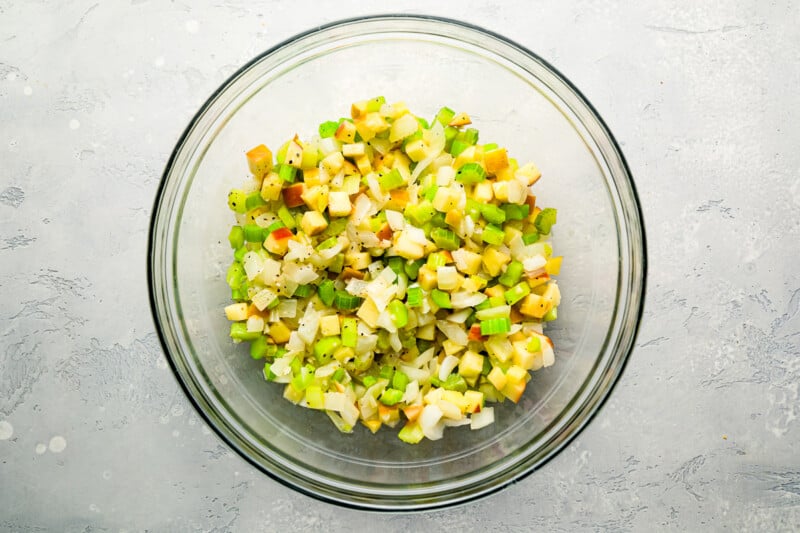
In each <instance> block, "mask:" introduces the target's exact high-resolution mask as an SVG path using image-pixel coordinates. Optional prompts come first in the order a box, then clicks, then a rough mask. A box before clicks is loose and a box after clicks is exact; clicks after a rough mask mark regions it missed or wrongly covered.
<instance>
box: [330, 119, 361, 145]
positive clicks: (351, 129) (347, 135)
mask: <svg viewBox="0 0 800 533" xmlns="http://www.w3.org/2000/svg"><path fill="white" fill-rule="evenodd" d="M333 137H334V138H335V139H336V140H338V141H341V142H343V143H351V142H353V141H355V139H356V127H355V125H354V124H353V123H352V122H350V121H349V120H343V121H342V123H341V124H339V127H338V128H336V133H334V134H333Z"/></svg>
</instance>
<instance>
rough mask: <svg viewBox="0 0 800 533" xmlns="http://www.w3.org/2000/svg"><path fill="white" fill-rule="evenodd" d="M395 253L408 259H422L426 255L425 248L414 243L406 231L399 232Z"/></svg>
mask: <svg viewBox="0 0 800 533" xmlns="http://www.w3.org/2000/svg"><path fill="white" fill-rule="evenodd" d="M394 251H395V253H396V254H397V255H399V256H400V257H405V258H406V259H421V258H422V257H423V256H424V255H425V247H424V246H422V245H421V244H418V243H416V242H414V241H412V240H411V239H410V238H409V236H408V234H407V233H406V232H405V231H400V232H398V237H397V242H395V244H394Z"/></svg>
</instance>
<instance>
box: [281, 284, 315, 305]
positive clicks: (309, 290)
mask: <svg viewBox="0 0 800 533" xmlns="http://www.w3.org/2000/svg"><path fill="white" fill-rule="evenodd" d="M312 294H314V286H313V285H298V286H297V288H296V289H295V290H294V294H292V296H293V297H295V298H308V297H309V296H311V295H312ZM276 301H277V300H276Z"/></svg>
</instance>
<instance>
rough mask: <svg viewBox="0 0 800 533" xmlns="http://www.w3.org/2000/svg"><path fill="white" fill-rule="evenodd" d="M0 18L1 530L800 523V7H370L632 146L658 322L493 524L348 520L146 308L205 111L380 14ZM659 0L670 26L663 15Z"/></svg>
mask: <svg viewBox="0 0 800 533" xmlns="http://www.w3.org/2000/svg"><path fill="white" fill-rule="evenodd" d="M191 4H194V3H190V2H186V3H183V2H166V1H155V0H152V1H147V0H133V1H131V2H124V3H123V2H121V1H120V2H117V1H114V2H103V3H99V2H98V3H95V2H93V1H91V0H90V1H75V2H25V1H22V0H1V1H0V43H1V44H0V153H1V154H2V165H1V166H0V302H2V305H1V306H0V509H2V512H0V530H9V531H42V530H46V529H52V530H57V531H138V530H150V531H194V530H204V531H206V530H213V531H228V530H240V531H255V530H267V531H304V530H314V529H318V530H321V529H323V528H324V529H325V530H328V531H348V530H353V531H362V530H368V529H369V530H375V531H387V532H388V531H418V530H439V529H445V528H446V529H448V530H452V531H459V530H475V529H483V530H488V529H490V528H496V530H498V531H527V530H529V529H531V528H540V529H543V530H549V531H561V530H570V531H572V530H593V529H598V530H599V529H602V530H648V529H651V528H657V529H672V530H698V529H706V528H707V529H724V528H730V529H736V530H751V531H763V530H788V529H792V528H793V527H797V525H798V524H800V421H798V416H800V399H799V398H798V394H799V393H800V390H798V383H799V382H800V313H799V311H800V270H798V268H797V261H798V259H799V258H800V177H798V170H800V151H798V149H797V144H798V138H800V126H799V125H798V124H800V106H798V102H800V100H798V87H800V32H798V31H797V28H798V27H800V8H798V6H797V5H796V4H795V3H794V2H790V1H786V2H783V1H778V2H770V3H767V2H744V1H735V0H731V1H728V2H722V3H716V2H714V3H712V2H706V3H698V2H688V1H686V2H657V3H656V2H652V3H636V2H619V1H606V2H589V1H579V2H535V3H529V2H521V1H515V2H506V3H503V4H502V5H501V4H500V3H499V2H481V1H459V2H450V1H443V2H437V3H436V6H435V7H434V6H430V7H428V5H427V3H426V2H423V1H422V0H417V1H414V2H400V4H399V5H398V4H397V3H394V4H385V5H379V4H366V5H367V6H368V7H367V9H369V10H371V11H372V12H382V11H388V10H396V11H403V12H420V10H425V11H426V12H429V13H431V14H437V15H444V16H450V17H455V18H461V19H464V20H466V21H468V22H472V23H475V24H479V25H482V26H485V27H487V28H489V29H491V30H494V31H497V32H500V33H502V34H505V35H506V36H508V37H510V38H512V39H514V40H516V41H518V42H520V43H522V44H523V45H525V46H527V47H529V48H530V49H532V50H534V51H536V52H538V53H539V54H540V55H542V56H543V57H544V58H545V59H547V60H548V61H550V62H551V63H553V64H554V65H556V67H557V68H559V69H560V70H561V71H562V72H563V73H564V74H565V75H566V76H567V77H569V78H570V79H571V80H572V81H573V82H574V83H575V84H576V85H577V86H578V87H579V88H580V89H581V90H582V91H583V92H584V94H585V95H586V96H587V97H588V98H589V100H590V101H591V102H592V103H593V104H594V105H595V106H596V108H597V109H598V110H599V112H600V114H601V115H602V116H603V117H604V118H605V120H606V122H607V123H608V125H609V127H610V129H611V130H612V132H614V134H615V135H616V137H617V139H618V140H619V141H620V143H621V145H622V148H623V150H624V153H625V155H626V157H627V159H628V163H629V164H630V167H631V170H632V172H633V175H634V178H635V180H636V184H637V186H638V189H639V193H640V196H641V202H642V209H643V212H644V217H645V222H646V225H647V230H648V244H649V261H650V269H649V278H648V283H647V287H648V292H647V301H646V308H645V314H644V319H643V322H642V325H641V330H640V333H639V337H638V342H637V345H636V348H635V350H634V352H633V354H632V356H631V358H630V362H629V364H628V367H627V370H626V372H625V373H624V375H623V377H622V379H621V381H620V382H619V384H618V386H617V387H616V389H615V390H614V392H613V394H612V396H611V398H610V401H609V402H608V403H607V404H606V405H605V406H604V407H603V409H602V411H601V412H600V414H599V415H598V416H597V417H596V418H595V419H594V420H593V422H592V423H591V424H590V426H589V427H588V428H587V429H586V430H585V431H583V432H582V433H581V434H580V436H579V437H578V438H577V439H576V440H574V441H573V442H572V444H571V445H570V446H569V447H568V448H567V449H565V450H564V451H563V452H562V453H561V454H560V455H558V456H557V457H556V458H555V459H554V460H552V461H551V462H549V463H548V464H547V465H546V466H545V467H544V468H542V469H541V470H540V471H538V472H536V473H535V474H533V475H532V476H529V477H527V478H526V479H524V480H523V481H521V482H519V483H517V484H515V485H512V486H510V487H508V488H507V489H505V490H503V491H502V492H500V493H498V494H495V495H493V496H490V497H488V498H485V499H482V500H480V501H477V502H474V503H471V504H469V506H468V507H466V508H464V507H461V508H454V509H445V510H441V511H435V512H429V513H423V514H414V515H400V514H398V515H377V514H374V513H363V512H359V511H353V510H343V509H339V508H336V507H334V506H332V505H329V504H326V503H322V502H318V501H315V500H312V499H310V498H307V497H305V496H302V495H299V494H297V493H295V492H293V491H291V490H290V489H288V488H285V487H284V486H282V485H279V484H278V483H276V482H274V481H272V480H270V479H268V478H267V477H266V476H264V475H263V474H261V473H260V472H258V471H256V470H255V469H254V468H252V467H251V466H250V465H248V464H247V463H246V462H244V461H243V460H242V459H240V458H239V457H238V456H237V455H235V454H234V453H232V452H231V451H230V450H229V449H228V448H227V447H226V445H224V444H223V443H222V441H221V440H220V439H219V438H217V437H216V435H215V434H213V433H211V432H210V431H209V429H208V428H207V427H206V426H205V425H204V424H203V422H202V421H201V419H200V418H199V417H198V416H197V414H196V413H195V412H194V410H193V408H192V407H191V405H190V404H189V403H188V401H187V400H186V398H185V397H184V395H183V392H182V391H181V390H180V388H179V386H178V384H177V382H176V380H175V378H174V377H173V376H172V374H171V371H170V370H169V369H168V366H167V364H166V361H165V358H164V354H163V353H162V350H161V347H160V345H159V342H158V339H157V336H156V334H155V331H154V325H153V322H152V319H151V315H150V309H149V304H148V298H147V284H146V273H145V253H146V240H147V228H148V222H149V215H150V210H151V206H152V201H153V198H154V195H155V192H156V188H157V185H158V182H159V179H160V175H161V172H162V170H163V168H164V165H165V163H166V160H167V157H168V155H169V153H170V151H171V150H172V147H173V146H174V143H175V142H176V140H177V138H178V136H179V134H180V133H181V132H182V130H183V128H184V127H185V125H186V124H187V122H188V120H189V119H190V117H191V116H192V114H193V113H194V112H195V110H196V109H197V108H198V106H199V105H200V104H201V103H202V101H203V100H205V98H206V97H207V96H208V95H209V94H210V93H211V92H212V91H213V90H214V89H215V88H216V87H217V86H218V85H219V84H220V83H221V82H222V81H223V80H224V79H225V78H226V77H227V76H228V75H230V74H231V73H232V72H233V71H234V70H235V69H236V68H237V67H238V66H239V65H241V64H242V63H244V62H245V61H247V60H248V59H250V58H251V57H252V56H254V55H256V54H257V53H259V52H261V51H263V50H264V49H266V48H268V47H270V46H272V45H274V44H276V43H278V42H279V41H281V40H283V39H285V38H287V37H289V36H291V35H293V34H295V33H298V32H300V31H302V30H304V29H307V28H309V27H311V26H314V25H317V24H321V23H325V22H328V21H331V20H334V19H337V18H345V17H353V16H357V15H361V14H365V13H366V11H365V9H364V7H362V6H361V5H360V4H359V3H356V2H344V1H341V2H335V3H334V2H330V3H326V4H327V6H322V5H319V6H317V5H315V4H312V3H311V2H308V1H297V2H278V1H270V2H263V3H261V5H257V3H255V2H249V1H239V0H220V1H219V2H213V3H208V4H207V5H206V6H205V7H192V6H191ZM645 4H646V5H645Z"/></svg>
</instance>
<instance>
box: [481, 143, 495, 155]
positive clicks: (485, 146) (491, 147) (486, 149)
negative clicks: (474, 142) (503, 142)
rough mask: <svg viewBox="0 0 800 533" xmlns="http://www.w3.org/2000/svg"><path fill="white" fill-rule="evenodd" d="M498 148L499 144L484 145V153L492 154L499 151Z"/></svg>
mask: <svg viewBox="0 0 800 533" xmlns="http://www.w3.org/2000/svg"><path fill="white" fill-rule="evenodd" d="M497 148H498V146H497V143H489V144H484V145H483V153H486V152H491V151H492V150H497Z"/></svg>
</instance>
